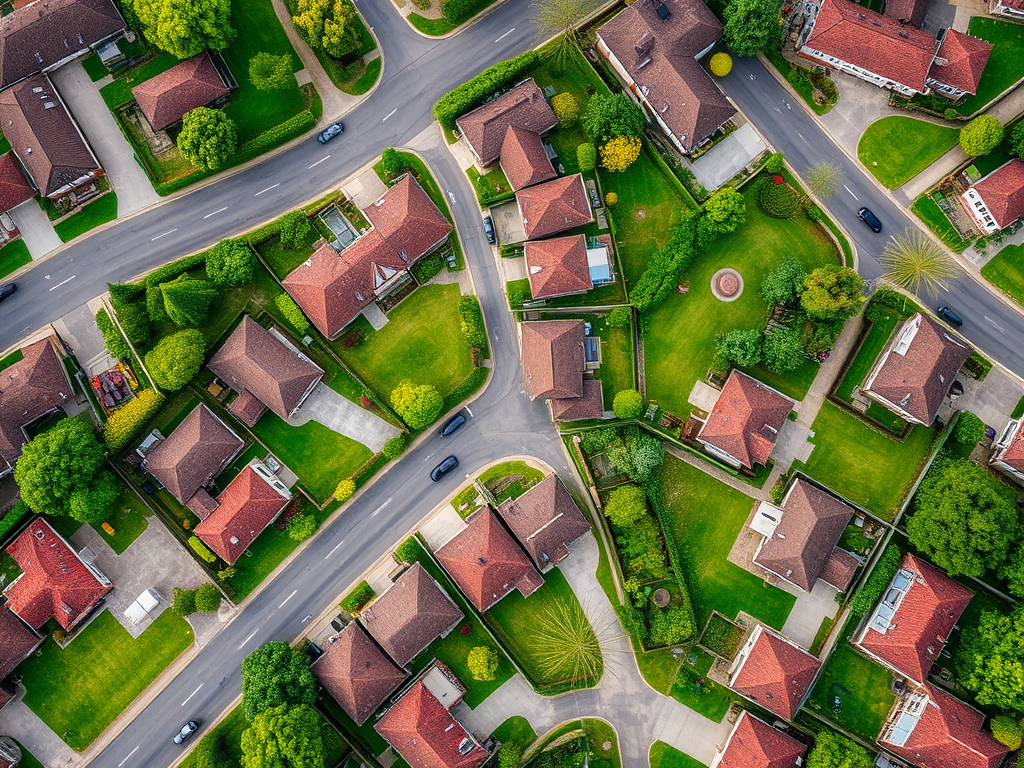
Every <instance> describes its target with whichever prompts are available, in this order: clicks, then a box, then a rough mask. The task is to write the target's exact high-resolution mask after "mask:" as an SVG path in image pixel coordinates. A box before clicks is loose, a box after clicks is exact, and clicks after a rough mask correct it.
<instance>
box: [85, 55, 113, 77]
mask: <svg viewBox="0 0 1024 768" xmlns="http://www.w3.org/2000/svg"><path fill="white" fill-rule="evenodd" d="M82 67H83V68H84V69H85V72H86V74H87V75H89V79H90V80H92V81H93V82H94V83H95V82H96V81H97V80H102V79H103V78H104V77H106V76H107V75H109V74H110V72H109V71H108V70H107V68H106V67H105V66H104V65H103V62H102V61H100V57H99V56H97V55H96V54H95V53H90V54H89V55H88V56H86V57H85V58H84V59H82Z"/></svg>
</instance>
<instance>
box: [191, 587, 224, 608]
mask: <svg viewBox="0 0 1024 768" xmlns="http://www.w3.org/2000/svg"><path fill="white" fill-rule="evenodd" d="M220 598H221V594H220V590H219V589H217V587H216V586H215V585H213V584H203V585H202V586H201V587H199V589H197V590H196V595H195V604H196V610H197V611H198V612H199V613H216V612H217V609H218V608H220Z"/></svg>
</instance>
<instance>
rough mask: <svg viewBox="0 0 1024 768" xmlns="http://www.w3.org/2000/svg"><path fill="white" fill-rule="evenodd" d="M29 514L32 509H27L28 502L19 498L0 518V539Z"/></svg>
mask: <svg viewBox="0 0 1024 768" xmlns="http://www.w3.org/2000/svg"><path fill="white" fill-rule="evenodd" d="M31 514H32V510H31V509H29V507H28V504H26V503H25V502H24V501H21V500H19V501H18V503H17V504H15V505H14V507H13V508H11V510H10V511H9V512H8V513H7V514H6V515H4V516H3V517H2V518H0V540H2V539H3V537H4V536H6V535H7V534H8V533H10V532H11V531H12V530H14V526H16V525H17V524H18V523H19V522H21V521H22V520H24V519H25V518H26V517H27V516H28V515H31Z"/></svg>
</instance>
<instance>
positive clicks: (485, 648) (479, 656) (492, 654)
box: [466, 645, 498, 682]
mask: <svg viewBox="0 0 1024 768" xmlns="http://www.w3.org/2000/svg"><path fill="white" fill-rule="evenodd" d="M466 666H467V667H469V671H470V673H471V674H472V675H473V679H474V680H480V681H482V682H486V681H488V680H496V679H497V677H498V652H497V651H496V650H494V648H492V647H491V646H489V645H478V646H476V647H475V648H472V649H471V650H470V652H469V657H468V658H467V659H466Z"/></svg>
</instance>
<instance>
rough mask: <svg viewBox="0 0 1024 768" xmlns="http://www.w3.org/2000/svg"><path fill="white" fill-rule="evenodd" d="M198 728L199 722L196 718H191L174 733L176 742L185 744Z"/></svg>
mask: <svg viewBox="0 0 1024 768" xmlns="http://www.w3.org/2000/svg"><path fill="white" fill-rule="evenodd" d="M198 730H199V723H198V722H196V721H195V720H189V721H188V722H187V723H185V724H184V725H183V726H181V730H180V731H178V732H177V733H176V734H175V735H174V743H175V744H184V743H185V742H186V741H188V740H189V739H190V738H191V737H192V734H193V733H195V732H196V731H198Z"/></svg>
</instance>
